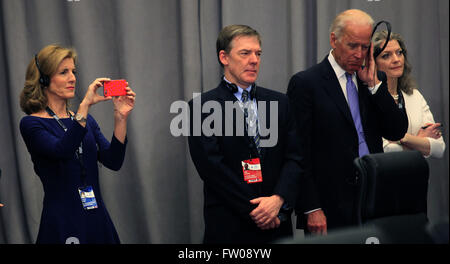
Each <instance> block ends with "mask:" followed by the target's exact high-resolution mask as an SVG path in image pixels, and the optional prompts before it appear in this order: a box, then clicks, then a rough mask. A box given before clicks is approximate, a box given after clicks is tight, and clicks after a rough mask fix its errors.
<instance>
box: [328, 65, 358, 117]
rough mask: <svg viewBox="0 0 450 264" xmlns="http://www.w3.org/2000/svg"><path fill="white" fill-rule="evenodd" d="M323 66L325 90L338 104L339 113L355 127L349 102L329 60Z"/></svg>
mask: <svg viewBox="0 0 450 264" xmlns="http://www.w3.org/2000/svg"><path fill="white" fill-rule="evenodd" d="M321 66H322V77H323V85H322V87H323V89H324V90H325V92H326V93H327V94H328V95H329V96H330V98H332V101H333V102H334V103H335V104H336V106H337V108H338V109H339V111H340V112H341V113H342V114H343V115H344V117H345V119H346V120H347V121H348V122H350V124H352V125H354V123H353V118H352V114H351V112H350V108H349V106H348V103H347V100H345V96H344V93H343V92H342V89H341V86H340V85H339V81H338V79H337V77H336V74H335V72H334V70H333V68H332V67H331V64H330V62H329V61H328V59H327V58H325V59H324V60H323V61H322V62H321Z"/></svg>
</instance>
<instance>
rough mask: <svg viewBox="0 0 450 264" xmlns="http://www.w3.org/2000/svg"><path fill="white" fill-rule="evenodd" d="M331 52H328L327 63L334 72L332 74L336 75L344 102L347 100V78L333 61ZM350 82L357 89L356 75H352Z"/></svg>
mask: <svg viewBox="0 0 450 264" xmlns="http://www.w3.org/2000/svg"><path fill="white" fill-rule="evenodd" d="M332 51H333V50H330V53H329V54H328V61H329V62H330V64H331V67H332V68H333V70H334V73H335V74H336V77H337V79H338V81H339V84H340V85H341V89H342V92H343V93H344V96H345V100H347V102H348V99H347V77H346V76H345V70H344V69H342V67H341V66H340V65H339V64H338V63H337V62H336V60H335V59H334V56H333V54H332ZM352 80H353V83H354V84H355V86H356V89H358V82H357V81H356V73H353V74H352Z"/></svg>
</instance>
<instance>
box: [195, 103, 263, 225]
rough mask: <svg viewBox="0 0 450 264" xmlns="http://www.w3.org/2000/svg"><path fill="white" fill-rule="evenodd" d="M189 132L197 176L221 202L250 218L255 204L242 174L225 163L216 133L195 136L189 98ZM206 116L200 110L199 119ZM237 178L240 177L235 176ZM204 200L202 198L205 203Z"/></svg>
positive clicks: (242, 215)
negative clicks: (242, 178) (238, 173)
mask: <svg viewBox="0 0 450 264" xmlns="http://www.w3.org/2000/svg"><path fill="white" fill-rule="evenodd" d="M189 107H190V109H191V111H190V113H191V114H190V116H191V118H190V120H191V134H190V136H189V137H188V143H189V151H190V154H191V157H192V161H193V162H194V165H195V167H196V169H197V172H198V174H199V175H200V178H201V179H202V180H203V182H204V185H205V188H207V189H208V191H211V192H214V195H215V196H216V197H219V198H220V203H224V204H225V205H227V206H228V207H229V208H232V209H233V210H235V211H236V212H238V213H239V215H240V216H241V217H243V218H249V217H250V216H249V214H250V212H251V211H252V210H253V209H254V208H256V206H255V205H252V204H251V203H250V200H251V199H253V198H255V197H249V195H247V194H250V193H252V190H251V189H250V187H249V186H248V185H247V184H245V183H244V181H242V180H240V179H241V176H239V175H236V172H235V171H233V170H232V169H231V168H230V167H229V166H227V164H226V163H225V157H224V155H223V154H222V153H221V150H220V146H219V142H218V140H219V139H218V137H216V136H214V135H213V136H205V135H203V133H202V135H201V136H194V135H193V134H192V133H193V131H192V126H193V125H194V123H193V114H192V112H193V111H192V109H193V101H192V100H191V101H190V102H189ZM205 118H206V114H202V118H201V121H202V123H203V120H204V119H205ZM238 179H239V180H238ZM206 203H207V201H205V204H206Z"/></svg>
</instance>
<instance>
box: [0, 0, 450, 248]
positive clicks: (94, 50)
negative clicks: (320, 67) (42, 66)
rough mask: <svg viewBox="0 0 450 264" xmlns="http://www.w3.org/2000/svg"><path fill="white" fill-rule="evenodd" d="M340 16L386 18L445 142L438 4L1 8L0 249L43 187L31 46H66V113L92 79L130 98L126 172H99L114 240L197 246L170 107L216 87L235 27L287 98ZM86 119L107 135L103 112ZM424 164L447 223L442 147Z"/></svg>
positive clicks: (267, 78) (443, 30)
mask: <svg viewBox="0 0 450 264" xmlns="http://www.w3.org/2000/svg"><path fill="white" fill-rule="evenodd" d="M348 8H359V9H362V10H365V11H367V12H368V13H370V14H371V15H372V16H373V18H374V19H375V20H376V21H378V20H381V19H383V20H388V21H390V22H391V24H392V27H393V30H394V31H396V32H399V33H401V34H402V35H403V36H404V37H405V39H406V43H407V46H408V50H409V54H410V60H411V63H412V65H413V73H414V75H415V77H416V79H417V81H418V83H419V88H420V90H421V92H422V93H423V95H424V96H425V98H426V99H427V101H428V104H429V105H430V107H431V110H432V112H433V114H434V118H435V120H436V121H437V122H442V123H443V124H444V140H445V141H446V142H447V143H448V127H449V125H450V124H449V111H448V110H449V107H448V105H449V104H448V98H449V94H448V90H449V78H448V77H449V74H448V72H449V68H448V58H449V53H448V50H449V39H448V28H449V18H448V10H449V2H448V0H428V1H424V0H379V1H375V0H340V1H331V0H330V1H327V0H317V1H313V0H303V1H302V0H297V1H296V0H276V1H275V0H222V1H213V0H151V1H149V0H78V1H76V0H71V1H70V0H39V1H38V0H0V87H1V88H0V89H1V90H0V91H1V96H0V111H1V113H2V122H1V129H0V146H1V154H0V168H1V170H2V175H3V176H2V178H1V181H0V202H2V203H4V204H6V206H5V207H4V208H2V209H0V243H34V241H35V239H36V236H37V231H38V227H39V221H40V214H41V210H42V199H43V190H42V185H41V183H40V180H39V178H38V177H37V176H36V175H35V173H34V171H33V165H32V162H31V159H30V155H29V153H28V151H27V149H26V147H25V145H24V142H23V140H22V138H21V136H20V132H19V127H18V126H19V121H20V119H21V118H22V117H23V116H24V113H22V112H21V110H20V107H19V103H18V97H19V93H20V91H21V90H22V87H23V84H24V79H25V69H26V66H27V64H28V63H29V61H30V60H31V59H32V56H33V54H34V53H36V52H38V51H39V50H40V49H41V48H42V47H44V46H45V45H48V44H50V43H59V44H62V45H68V46H73V47H75V48H76V49H77V51H78V54H79V61H78V67H77V68H78V72H79V75H78V82H77V97H76V98H75V99H74V100H72V103H73V105H74V107H73V109H75V110H76V109H77V104H78V103H79V102H80V98H82V97H83V96H84V93H85V91H86V88H87V86H88V85H89V84H90V83H91V82H92V81H93V80H94V79H95V78H96V77H104V76H105V77H110V78H114V79H117V78H126V79H127V80H128V82H129V83H130V86H131V87H132V88H133V89H134V91H136V93H137V101H136V106H135V109H134V111H133V113H132V115H131V118H130V122H129V126H128V140H129V141H128V147H127V155H126V159H125V163H124V165H123V167H122V169H121V171H119V172H112V171H109V170H108V169H105V168H104V167H101V168H100V182H101V188H102V193H103V196H104V199H105V202H106V204H107V207H108V210H109V212H110V215H111V217H112V219H113V222H114V223H115V226H116V228H117V231H118V233H119V236H120V238H121V240H122V242H123V243H199V242H201V241H202V237H203V214H202V206H203V194H202V182H201V180H200V179H199V177H198V175H197V173H196V171H195V169H194V167H193V165H192V162H191V158H190V155H189V152H188V149H187V140H186V138H183V137H174V136H172V135H171V133H170V130H169V125H170V121H171V120H172V118H173V117H175V114H171V113H170V112H169V108H170V105H171V103H173V102H174V101H176V100H185V101H188V100H190V99H191V98H192V93H193V92H201V91H206V90H209V89H212V88H213V87H215V86H216V85H217V83H218V82H219V77H220V76H221V69H220V67H219V64H218V62H217V59H216V53H215V40H216V38H217V34H218V32H219V30H220V29H221V28H222V26H225V25H228V24H238V23H239V24H247V25H250V26H252V27H254V28H255V29H257V30H258V31H259V32H260V34H261V35H262V42H263V45H262V47H263V56H262V63H261V71H260V78H259V80H258V84H259V85H261V86H265V87H269V88H271V89H274V90H278V91H281V92H286V88H287V84H288V81H289V78H290V76H292V74H294V73H296V72H298V71H300V70H304V69H306V68H307V67H309V66H311V65H313V64H315V63H317V62H318V61H321V60H322V59H323V58H324V57H325V55H326V54H327V53H328V51H329V49H330V46H329V40H328V38H329V33H328V27H329V24H330V23H331V21H332V19H333V18H334V17H335V16H336V14H337V13H339V12H341V11H343V10H345V9H348ZM90 113H91V114H92V115H93V116H94V117H95V118H96V119H97V121H98V122H99V124H100V126H101V128H102V132H103V133H104V134H105V136H106V137H107V138H110V137H111V136H112V129H113V117H112V105H111V103H110V102H107V103H100V104H97V105H95V106H93V107H91V109H90ZM330 136H333V135H332V132H331V131H330ZM430 164H431V169H432V176H431V180H430V192H429V193H430V195H429V196H430V199H429V214H430V217H431V220H434V221H438V220H441V219H445V218H447V219H448V200H449V199H448V198H449V195H448V175H449V173H448V150H446V152H445V158H443V159H440V160H430Z"/></svg>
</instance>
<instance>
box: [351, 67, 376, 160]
mask: <svg viewBox="0 0 450 264" xmlns="http://www.w3.org/2000/svg"><path fill="white" fill-rule="evenodd" d="M345 76H346V77H347V85H346V88H347V99H348V105H349V106H350V112H351V113H352V117H353V123H355V127H356V131H357V132H358V142H359V156H360V157H362V156H364V155H367V154H369V153H370V152H369V148H368V147H367V143H366V138H365V136H364V130H363V127H362V123H361V115H360V112H359V99H358V91H357V90H356V86H355V83H354V82H353V80H352V75H351V74H349V73H347V72H346V73H345Z"/></svg>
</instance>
